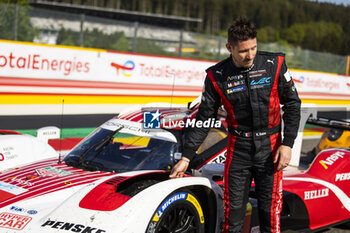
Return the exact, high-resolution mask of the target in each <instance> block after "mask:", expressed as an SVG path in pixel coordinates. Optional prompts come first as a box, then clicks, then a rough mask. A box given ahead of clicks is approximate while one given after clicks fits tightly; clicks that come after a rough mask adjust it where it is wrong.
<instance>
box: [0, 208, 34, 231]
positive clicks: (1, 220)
mask: <svg viewBox="0 0 350 233" xmlns="http://www.w3.org/2000/svg"><path fill="white" fill-rule="evenodd" d="M31 220H32V218H31V217H28V216H23V215H19V214H11V213H6V212H3V213H0V227H1V228H8V229H12V230H23V229H24V228H25V226H26V225H27V224H28V223H29V222H30V221H31Z"/></svg>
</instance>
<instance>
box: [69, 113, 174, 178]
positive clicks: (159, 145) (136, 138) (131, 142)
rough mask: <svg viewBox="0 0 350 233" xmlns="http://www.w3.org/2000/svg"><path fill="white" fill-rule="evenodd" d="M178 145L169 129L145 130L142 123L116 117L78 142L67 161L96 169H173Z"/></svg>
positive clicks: (70, 164) (78, 166)
mask: <svg viewBox="0 0 350 233" xmlns="http://www.w3.org/2000/svg"><path fill="white" fill-rule="evenodd" d="M176 145H177V143H176V138H175V136H174V135H173V134H171V133H170V132H168V131H165V130H156V131H144V130H143V129H142V127H141V124H138V123H135V122H129V121H123V120H120V119H112V120H110V121H108V122H106V123H105V124H104V125H102V126H101V127H99V128H97V129H96V130H95V131H94V132H92V133H91V134H90V135H89V136H87V137H86V138H85V139H84V140H83V141H81V142H80V143H79V144H78V145H76V146H75V147H74V148H73V150H72V151H71V152H70V153H69V154H68V155H67V156H66V157H65V159H64V161H65V162H66V164H67V165H69V166H73V167H77V168H82V169H86V170H94V171H96V170H97V171H110V172H122V171H132V170H159V169H160V170H169V169H171V167H172V165H173V159H174V153H175V152H176V148H177V146H176Z"/></svg>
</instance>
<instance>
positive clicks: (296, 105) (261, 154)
mask: <svg viewBox="0 0 350 233" xmlns="http://www.w3.org/2000/svg"><path fill="white" fill-rule="evenodd" d="M300 103H301V102H300V99H299V97H298V93H297V91H296V89H295V87H294V83H293V80H292V77H291V75H290V73H289V71H288V69H287V66H286V64H285V61H284V55H283V54H277V53H268V52H260V51H258V52H257V55H256V57H255V59H254V62H253V65H252V66H251V67H250V68H249V69H245V68H238V67H236V66H235V65H234V63H233V61H232V57H229V58H227V59H226V60H223V61H222V62H220V63H218V64H216V65H214V66H212V67H210V68H209V69H207V77H206V79H205V83H204V89H203V93H202V99H201V103H200V106H199V110H198V113H197V115H196V120H202V121H205V120H207V119H209V118H213V117H215V116H216V113H217V110H218V108H219V107H220V106H221V105H223V106H224V108H225V110H226V111H227V117H226V122H227V125H228V131H229V140H228V145H227V155H226V162H225V172H224V205H225V221H224V229H223V232H240V231H241V230H242V227H243V219H244V215H245V211H246V205H247V201H248V197H249V190H250V186H251V182H252V179H253V178H254V183H255V191H256V193H257V199H258V210H259V222H260V232H280V212H281V208H282V170H279V171H278V170H277V164H278V163H276V164H274V163H273V158H274V155H275V153H276V150H277V148H278V147H279V146H280V145H281V144H283V145H287V146H289V147H292V146H293V144H294V140H295V138H296V136H297V131H298V127H299V120H300ZM280 104H281V105H282V110H283V112H284V113H283V121H284V128H283V141H282V137H281V110H280ZM208 131H209V129H208V128H193V129H191V130H190V132H189V134H188V135H187V137H186V142H185V145H184V149H183V156H184V157H187V158H188V159H192V158H193V156H195V154H196V150H197V149H198V147H199V146H200V144H201V143H202V142H203V140H204V139H205V137H206V135H207V133H208Z"/></svg>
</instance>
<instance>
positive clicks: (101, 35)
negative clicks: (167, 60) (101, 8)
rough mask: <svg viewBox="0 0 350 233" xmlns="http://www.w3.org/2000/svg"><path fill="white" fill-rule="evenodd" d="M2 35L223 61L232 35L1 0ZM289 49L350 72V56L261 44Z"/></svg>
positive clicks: (300, 63)
mask: <svg viewBox="0 0 350 233" xmlns="http://www.w3.org/2000/svg"><path fill="white" fill-rule="evenodd" d="M0 22H1V24H0V39H7V40H19V41H32V42H37V43H45V44H60V45H72V46H82V47H93V48H103V49H108V50H116V51H123V52H134V53H145V54H154V55H165V56H176V57H185V58H193V59H205V60H214V61H218V60H221V59H223V58H225V57H227V56H228V55H229V54H228V52H227V50H226V47H225V44H226V38H224V37H221V36H214V35H206V34H200V33H193V32H188V31H185V30H180V29H173V28H165V27H156V26H151V25H147V24H143V23H142V22H127V21H120V20H112V19H104V18H98V17H92V16H88V15H84V14H72V13H65V12H61V11H53V10H46V9H41V8H33V7H29V6H22V5H16V4H8V3H1V2H0ZM258 47H259V49H260V50H265V51H271V52H283V53H285V54H286V61H287V64H288V66H289V67H290V68H295V69H303V70H313V71H323V72H331V73H338V74H346V69H347V56H340V55H334V54H329V53H321V52H315V51H310V50H303V49H299V48H294V47H287V46H282V45H279V44H277V43H269V44H264V43H259V44H258Z"/></svg>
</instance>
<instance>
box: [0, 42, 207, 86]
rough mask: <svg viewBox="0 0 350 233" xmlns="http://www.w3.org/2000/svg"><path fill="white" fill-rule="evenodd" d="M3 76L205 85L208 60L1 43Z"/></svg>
mask: <svg viewBox="0 0 350 233" xmlns="http://www.w3.org/2000/svg"><path fill="white" fill-rule="evenodd" d="M0 48H1V49H0V76H5V77H9V76H10V77H28V78H44V79H66V80H85V81H105V82H122V83H138V84H141V83H145V84H167V85H173V84H174V85H186V86H201V85H202V84H203V79H204V77H205V69H206V68H208V67H209V66H211V65H212V64H214V63H213V62H208V61H199V60H184V59H176V58H169V57H157V56H146V55H137V54H130V53H116V52H109V51H106V50H97V49H96V50H95V49H77V48H69V47H62V46H43V45H35V44H24V43H13V42H6V41H0Z"/></svg>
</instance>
